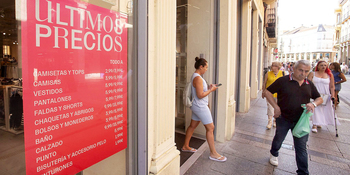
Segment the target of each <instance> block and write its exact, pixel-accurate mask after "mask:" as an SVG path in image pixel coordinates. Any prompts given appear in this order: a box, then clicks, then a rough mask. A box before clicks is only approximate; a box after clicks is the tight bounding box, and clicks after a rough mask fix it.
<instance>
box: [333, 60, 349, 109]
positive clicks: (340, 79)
mask: <svg viewBox="0 0 350 175" xmlns="http://www.w3.org/2000/svg"><path fill="white" fill-rule="evenodd" d="M329 68H330V69H331V70H332V74H333V76H334V86H335V97H336V100H335V103H334V106H335V108H337V105H338V103H339V95H338V94H339V91H340V90H341V83H344V82H346V78H345V75H344V73H342V72H341V70H340V64H339V63H337V62H333V63H331V65H329Z"/></svg>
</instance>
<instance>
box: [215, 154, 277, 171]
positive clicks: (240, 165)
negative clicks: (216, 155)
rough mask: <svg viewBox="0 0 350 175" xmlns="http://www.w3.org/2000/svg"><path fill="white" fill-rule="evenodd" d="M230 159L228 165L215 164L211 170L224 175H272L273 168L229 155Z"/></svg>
mask: <svg viewBox="0 0 350 175" xmlns="http://www.w3.org/2000/svg"><path fill="white" fill-rule="evenodd" d="M228 159H229V160H231V161H229V162H227V163H218V162H215V163H213V164H212V165H211V168H212V169H213V170H215V171H218V172H221V173H223V174H256V175H259V174H261V175H265V174H272V172H273V167H272V165H270V166H265V165H262V164H259V163H256V162H252V161H249V160H246V159H243V158H240V157H236V156H232V155H229V156H228Z"/></svg>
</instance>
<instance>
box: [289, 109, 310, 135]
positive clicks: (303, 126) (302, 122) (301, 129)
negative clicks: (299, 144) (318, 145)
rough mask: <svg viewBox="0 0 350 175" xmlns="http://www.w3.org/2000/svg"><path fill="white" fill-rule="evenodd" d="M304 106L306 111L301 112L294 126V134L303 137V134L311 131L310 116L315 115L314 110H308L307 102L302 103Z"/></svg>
mask: <svg viewBox="0 0 350 175" xmlns="http://www.w3.org/2000/svg"><path fill="white" fill-rule="evenodd" d="M301 107H302V108H304V112H303V114H301V116H300V118H299V120H298V122H297V124H296V125H295V126H294V128H293V131H292V134H293V136H295V137H298V138H301V137H303V136H305V135H306V134H309V133H310V123H309V121H310V120H309V119H310V116H312V115H313V113H312V112H308V113H306V112H307V110H306V106H305V104H302V105H301Z"/></svg>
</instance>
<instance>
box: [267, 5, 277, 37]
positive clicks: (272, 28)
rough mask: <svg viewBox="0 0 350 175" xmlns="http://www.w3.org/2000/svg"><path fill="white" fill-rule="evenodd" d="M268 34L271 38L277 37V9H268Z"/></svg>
mask: <svg viewBox="0 0 350 175" xmlns="http://www.w3.org/2000/svg"><path fill="white" fill-rule="evenodd" d="M266 32H267V35H268V36H269V38H275V37H276V9H275V8H268V9H267V10H266Z"/></svg>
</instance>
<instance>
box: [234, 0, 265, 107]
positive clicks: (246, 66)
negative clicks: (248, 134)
mask: <svg viewBox="0 0 350 175" xmlns="http://www.w3.org/2000/svg"><path fill="white" fill-rule="evenodd" d="M251 3H252V1H243V4H242V13H241V14H242V25H241V27H242V30H241V31H242V34H241V35H242V36H241V37H242V46H241V51H240V52H241V69H240V70H241V71H240V76H241V81H240V83H241V84H240V87H239V88H240V94H239V104H240V105H239V109H238V111H239V112H248V110H249V108H250V87H249V76H250V59H249V58H250V48H251V45H250V44H251V14H252V13H251V10H252V9H251V8H252V7H251V6H252V4H251ZM267 50H268V56H267V57H268V60H270V58H271V55H270V50H271V48H269V46H268V49H267Z"/></svg>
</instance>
